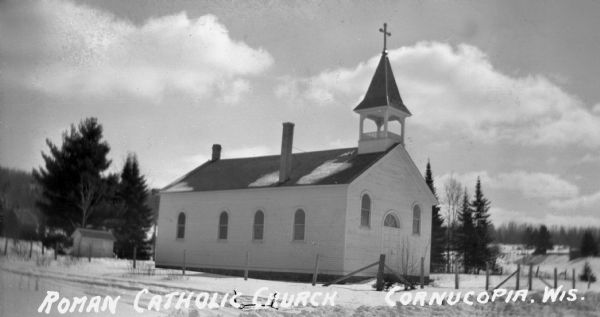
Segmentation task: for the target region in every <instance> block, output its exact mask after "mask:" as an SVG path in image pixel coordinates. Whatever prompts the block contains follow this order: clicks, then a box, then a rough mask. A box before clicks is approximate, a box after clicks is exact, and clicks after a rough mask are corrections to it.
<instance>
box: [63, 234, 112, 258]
mask: <svg viewBox="0 0 600 317" xmlns="http://www.w3.org/2000/svg"><path fill="white" fill-rule="evenodd" d="M71 238H73V255H74V256H82V257H83V256H85V257H88V256H89V257H92V258H104V257H113V245H114V242H115V240H116V239H115V236H113V234H112V233H111V232H110V231H103V230H93V229H82V228H77V229H75V231H74V232H73V234H72V235H71Z"/></svg>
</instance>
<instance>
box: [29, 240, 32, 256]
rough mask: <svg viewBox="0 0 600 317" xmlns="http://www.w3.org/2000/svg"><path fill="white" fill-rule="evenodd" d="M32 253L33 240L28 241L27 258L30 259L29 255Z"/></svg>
mask: <svg viewBox="0 0 600 317" xmlns="http://www.w3.org/2000/svg"><path fill="white" fill-rule="evenodd" d="M32 253H33V239H32V240H29V258H30V259H31V254H32Z"/></svg>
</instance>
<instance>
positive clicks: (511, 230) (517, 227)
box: [494, 221, 600, 248]
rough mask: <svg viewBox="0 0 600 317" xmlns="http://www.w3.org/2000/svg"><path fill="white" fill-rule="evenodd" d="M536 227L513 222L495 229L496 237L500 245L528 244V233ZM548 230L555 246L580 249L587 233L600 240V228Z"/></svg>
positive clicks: (556, 227) (563, 227)
mask: <svg viewBox="0 0 600 317" xmlns="http://www.w3.org/2000/svg"><path fill="white" fill-rule="evenodd" d="M535 227H536V226H534V225H532V224H527V223H516V222H514V221H511V222H508V223H505V224H502V225H500V226H498V227H497V228H495V230H494V236H495V237H496V241H498V243H506V244H527V243H529V240H530V236H529V234H528V232H529V231H531V230H532V229H533V228H535ZM547 229H548V231H549V233H550V236H551V237H552V241H553V243H554V244H558V245H564V246H569V247H572V248H579V247H580V245H581V241H582V239H583V236H584V234H585V233H586V232H589V233H590V234H591V235H592V236H593V237H594V238H595V239H596V240H598V239H599V238H600V228H593V227H565V226H550V227H549V228H547Z"/></svg>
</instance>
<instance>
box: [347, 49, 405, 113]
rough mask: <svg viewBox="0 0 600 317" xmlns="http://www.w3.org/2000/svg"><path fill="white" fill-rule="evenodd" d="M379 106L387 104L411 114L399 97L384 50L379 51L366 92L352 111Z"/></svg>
mask: <svg viewBox="0 0 600 317" xmlns="http://www.w3.org/2000/svg"><path fill="white" fill-rule="evenodd" d="M381 106H389V107H392V108H395V109H397V110H400V111H402V112H404V113H406V114H407V115H408V116H410V115H411V113H410V111H409V110H408V108H407V107H406V105H404V102H403V101H402V97H400V91H399V90H398V86H397V85H396V80H395V79H394V73H393V72H392V67H391V66H390V61H389V59H388V56H387V52H386V51H383V52H382V53H381V59H380V60H379V65H377V69H376V70H375V74H374V75H373V78H372V79H371V84H370V85H369V88H368V89H367V93H366V94H365V97H364V98H363V100H362V101H361V102H360V103H359V104H358V106H356V108H354V111H357V110H363V109H368V108H376V107H381Z"/></svg>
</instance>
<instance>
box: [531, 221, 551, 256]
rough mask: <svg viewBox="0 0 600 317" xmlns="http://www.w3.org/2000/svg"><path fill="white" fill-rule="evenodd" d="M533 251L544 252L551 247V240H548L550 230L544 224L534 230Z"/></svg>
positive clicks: (536, 252)
mask: <svg viewBox="0 0 600 317" xmlns="http://www.w3.org/2000/svg"><path fill="white" fill-rule="evenodd" d="M534 241H535V251H534V252H533V254H546V251H547V250H548V249H552V241H551V240H550V232H549V231H548V228H546V226H544V225H541V226H540V229H539V230H537V231H536V233H535V237H534Z"/></svg>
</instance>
